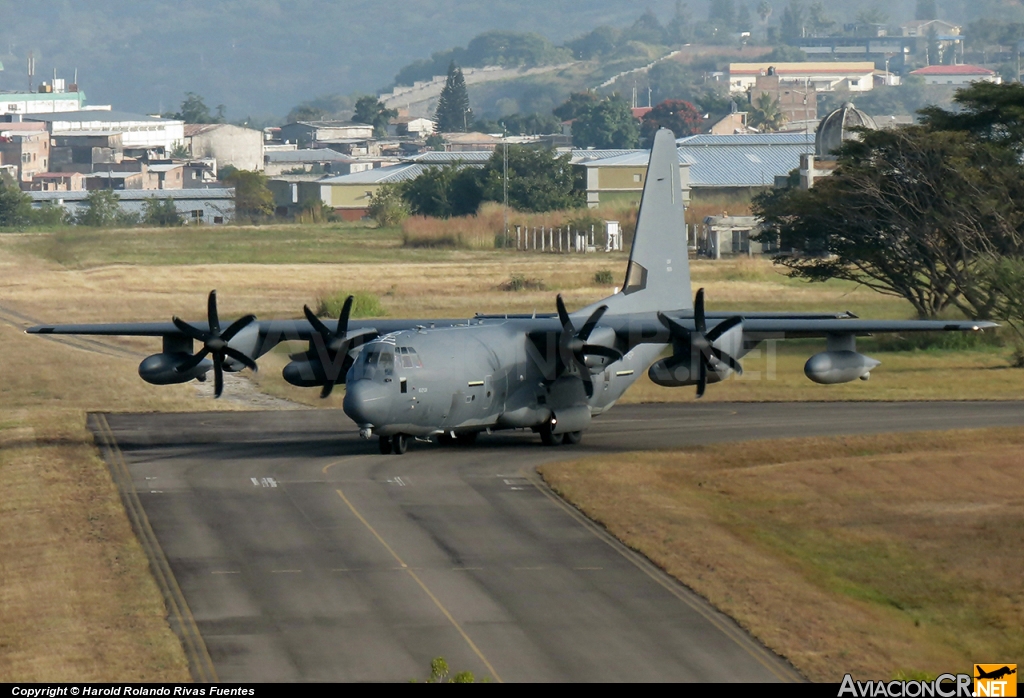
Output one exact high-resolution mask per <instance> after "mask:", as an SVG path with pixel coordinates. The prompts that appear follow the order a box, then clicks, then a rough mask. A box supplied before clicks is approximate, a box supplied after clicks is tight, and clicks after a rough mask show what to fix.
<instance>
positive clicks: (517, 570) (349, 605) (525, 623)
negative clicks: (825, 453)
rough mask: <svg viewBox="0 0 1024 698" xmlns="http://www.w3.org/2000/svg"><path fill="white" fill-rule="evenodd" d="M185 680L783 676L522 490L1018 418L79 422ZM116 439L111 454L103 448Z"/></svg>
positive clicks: (594, 536)
mask: <svg viewBox="0 0 1024 698" xmlns="http://www.w3.org/2000/svg"><path fill="white" fill-rule="evenodd" d="M90 424H91V426H92V428H93V430H94V431H95V432H96V433H97V436H98V439H99V440H100V442H101V444H102V445H104V449H103V450H104V452H105V456H106V458H107V460H108V462H110V463H111V471H112V473H114V476H115V480H116V481H117V482H118V484H119V486H120V488H121V491H122V495H123V496H124V497H125V502H126V504H127V505H128V510H129V515H130V516H131V517H132V520H133V524H134V525H135V526H136V529H137V531H139V532H140V533H139V534H140V540H141V541H142V542H143V545H144V547H145V548H146V550H147V553H148V554H149V556H150V559H151V562H152V563H153V567H154V571H155V573H156V577H157V581H158V584H160V586H161V588H162V589H163V591H164V594H165V596H166V597H167V600H168V607H169V609H170V611H171V613H170V619H171V623H172V627H174V628H175V630H176V631H177V632H178V633H179V635H181V636H182V638H183V643H184V646H185V648H186V653H187V654H188V656H189V661H190V664H191V666H192V671H193V675H194V676H195V677H196V678H198V679H201V680H213V679H219V680H221V681H296V680H306V681H407V680H409V679H413V678H420V679H423V678H425V677H426V675H427V674H428V671H429V664H430V660H431V659H432V658H434V657H437V656H443V657H445V658H446V660H447V661H448V663H449V665H450V666H451V667H452V668H453V669H454V670H456V671H463V670H469V671H472V672H473V673H474V674H475V675H476V676H477V678H481V677H490V678H492V679H494V680H503V681H619V680H622V681H636V680H644V681H775V680H794V679H798V678H799V677H798V676H797V675H796V674H795V672H794V671H793V670H792V669H791V668H790V667H789V666H788V665H787V664H786V663H785V662H784V661H782V660H781V659H779V658H777V657H775V656H774V655H772V654H771V653H770V652H768V651H767V650H765V649H764V648H763V647H761V646H760V645H759V644H758V643H757V642H756V641H754V640H752V639H751V638H750V637H749V636H747V635H746V634H745V633H744V632H743V631H742V630H740V629H739V628H738V627H737V626H736V625H735V624H734V623H733V622H732V621H730V620H729V619H728V618H726V617H724V616H722V615H721V614H719V613H718V612H716V611H715V610H714V609H712V608H711V607H710V606H708V605H707V604H706V603H705V602H703V601H702V600H701V599H699V598H697V597H695V596H694V595H693V594H691V593H690V592H689V591H688V590H687V589H685V588H684V587H682V586H681V585H679V584H678V583H676V582H674V581H673V580H671V579H670V578H668V577H667V576H666V575H664V574H662V573H661V572H660V571H658V570H656V569H655V568H653V567H652V566H651V565H650V564H649V563H647V562H646V561H645V560H643V559H642V558H640V557H639V556H637V555H635V554H634V553H632V552H630V551H628V550H626V549H625V548H624V547H622V546H621V545H619V544H617V543H616V542H615V541H613V540H611V539H610V538H609V537H608V536H606V535H605V534H604V533H603V532H601V531H600V530H599V529H598V528H597V527H595V526H593V525H592V524H590V523H589V522H587V521H585V520H584V519H583V518H582V517H580V516H579V515H578V514H577V513H576V512H574V511H573V510H571V509H570V508H569V507H567V506H565V505H564V504H562V503H560V502H559V501H558V500H557V499H556V498H555V497H553V496H552V495H551V494H550V492H548V491H547V490H545V489H544V488H543V486H541V485H539V484H538V482H537V480H536V476H535V475H534V474H533V473H534V469H535V467H536V466H537V465H539V464H541V463H543V462H545V461H550V460H554V459H559V458H566V457H578V456H581V455H585V454H588V453H609V452H616V451H623V450H635V449H648V448H666V447H672V446H682V445H688V444H695V443H710V442H723V441H733V440H738V439H760V438H781V437H790V436H806V435H823V434H853V433H873V432H886V431H916V430H944V429H952V428H968V427H986V426H1001V425H1021V424H1024V403H970V402H955V403H825V404H815V403H784V404H724V403H706V404H679V405H643V406H622V407H617V408H615V409H614V410H612V411H611V412H610V413H609V414H608V415H605V416H604V417H600V418H598V419H597V420H595V423H594V425H593V426H592V428H591V429H590V431H589V432H587V434H586V435H585V436H584V441H583V443H582V444H581V445H579V446H572V447H570V446H560V447H554V448H550V447H544V446H541V445H540V443H539V439H538V438H537V437H535V436H533V435H532V434H529V433H528V432H516V433H503V434H495V435H492V436H482V437H481V438H480V440H479V441H478V442H477V444H476V445H474V446H471V447H448V448H442V447H440V446H437V445H435V444H428V443H416V442H414V443H412V444H411V446H410V449H409V452H408V453H407V454H405V455H403V456H394V455H392V456H382V455H380V454H379V453H378V452H377V444H376V440H373V441H369V442H367V441H362V440H361V439H359V437H358V435H357V433H356V429H355V426H354V425H353V423H352V422H351V421H350V420H348V419H347V418H346V417H345V416H344V414H342V413H341V412H334V411H292V412H285V411H273V412H236V413H201V414H166V415H163V414H157V415H128V414H126V415H93V416H92V417H91V419H90ZM115 440H116V446H115V445H114V442H115Z"/></svg>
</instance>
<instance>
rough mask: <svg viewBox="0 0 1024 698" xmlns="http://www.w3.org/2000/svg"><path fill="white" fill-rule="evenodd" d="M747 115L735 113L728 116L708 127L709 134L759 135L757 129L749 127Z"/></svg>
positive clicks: (745, 113) (741, 112) (739, 112)
mask: <svg viewBox="0 0 1024 698" xmlns="http://www.w3.org/2000/svg"><path fill="white" fill-rule="evenodd" d="M747 114H748V112H745V111H734V112H732V113H730V114H726V115H725V116H723V117H722V118H721V119H719V120H718V121H716V122H715V123H713V124H711V126H709V127H708V130H707V133H711V134H714V135H716V136H728V135H732V134H734V133H757V132H758V131H757V129H756V128H752V127H750V126H747Z"/></svg>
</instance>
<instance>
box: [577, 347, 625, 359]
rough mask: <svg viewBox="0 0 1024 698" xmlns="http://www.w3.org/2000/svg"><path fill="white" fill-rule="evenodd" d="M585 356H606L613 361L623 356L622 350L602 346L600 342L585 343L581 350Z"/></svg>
mask: <svg viewBox="0 0 1024 698" xmlns="http://www.w3.org/2000/svg"><path fill="white" fill-rule="evenodd" d="M581 353H582V354H583V355H584V356H586V355H588V354H589V355H592V356H604V357H606V358H608V359H611V360H612V361H619V360H620V359H621V358H622V352H621V351H619V350H618V349H613V348H612V347H606V346H602V345H600V344H584V345H583V350H582V352H581Z"/></svg>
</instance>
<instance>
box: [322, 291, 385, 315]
mask: <svg viewBox="0 0 1024 698" xmlns="http://www.w3.org/2000/svg"><path fill="white" fill-rule="evenodd" d="M349 296H355V300H354V301H353V302H352V314H351V316H350V317H354V318H357V317H382V316H384V315H387V314H388V312H387V310H386V309H385V308H384V306H383V305H382V304H381V302H380V298H378V297H377V296H376V295H374V294H372V293H367V292H366V291H356V292H355V293H349V292H348V291H336V292H334V293H331V294H328V295H320V296H318V297H317V299H316V316H317V317H328V318H336V317H338V316H339V315H341V308H342V306H344V305H345V299H346V298H348V297H349Z"/></svg>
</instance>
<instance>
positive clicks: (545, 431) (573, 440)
mask: <svg viewBox="0 0 1024 698" xmlns="http://www.w3.org/2000/svg"><path fill="white" fill-rule="evenodd" d="M537 433H538V434H540V441H541V443H542V444H544V445H545V446H559V445H561V444H565V445H567V446H575V445H576V444H578V443H579V442H580V441H582V440H583V432H582V431H569V432H566V433H564V434H552V433H551V422H544V424H541V425H540V427H538V429H537Z"/></svg>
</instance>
